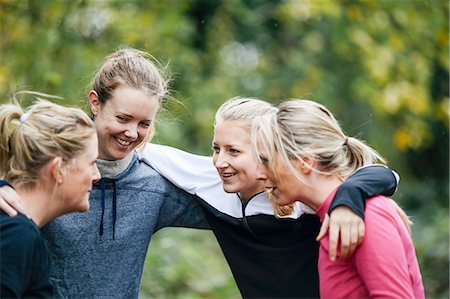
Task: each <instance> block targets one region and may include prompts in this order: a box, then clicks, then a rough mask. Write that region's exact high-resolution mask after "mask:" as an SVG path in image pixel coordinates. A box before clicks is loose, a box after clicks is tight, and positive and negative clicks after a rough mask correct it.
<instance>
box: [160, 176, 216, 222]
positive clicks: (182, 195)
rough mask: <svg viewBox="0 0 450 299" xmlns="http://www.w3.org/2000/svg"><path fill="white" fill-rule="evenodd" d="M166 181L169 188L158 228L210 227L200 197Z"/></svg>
mask: <svg viewBox="0 0 450 299" xmlns="http://www.w3.org/2000/svg"><path fill="white" fill-rule="evenodd" d="M166 182H167V184H168V190H167V194H166V195H165V196H164V200H163V203H162V207H161V210H160V214H159V218H158V223H157V230H158V229H161V228H163V227H189V228H197V229H210V226H209V224H208V221H207V219H206V217H205V214H204V212H203V209H202V207H201V206H200V199H199V198H198V197H197V196H195V195H193V194H189V193H187V192H186V191H184V190H182V189H180V188H178V187H176V186H174V185H173V184H171V183H170V182H168V181H166Z"/></svg>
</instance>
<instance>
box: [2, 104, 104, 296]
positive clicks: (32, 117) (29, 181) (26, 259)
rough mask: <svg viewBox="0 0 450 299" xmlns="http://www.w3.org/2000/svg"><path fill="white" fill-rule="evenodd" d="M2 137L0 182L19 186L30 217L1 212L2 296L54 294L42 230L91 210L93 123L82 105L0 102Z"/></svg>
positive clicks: (94, 170)
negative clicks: (25, 106) (25, 105)
mask: <svg viewBox="0 0 450 299" xmlns="http://www.w3.org/2000/svg"><path fill="white" fill-rule="evenodd" d="M0 136H1V137H0V174H1V175H0V177H1V178H2V179H4V180H3V181H0V185H10V186H11V187H14V188H15V190H16V192H17V193H18V195H19V196H20V197H21V199H22V201H23V205H24V206H25V208H26V210H27V212H28V216H29V218H28V217H26V216H24V215H23V214H19V215H18V216H16V217H11V216H9V215H7V214H6V213H4V212H3V211H0V235H1V242H0V285H1V288H0V296H1V297H2V298H22V297H27V298H52V297H53V296H54V289H53V286H52V284H51V282H50V254H49V251H48V248H47V246H46V244H45V240H44V237H43V235H42V233H41V232H40V228H41V227H43V226H44V225H45V224H46V223H48V222H50V221H52V220H53V219H55V218H56V217H58V216H61V215H63V214H66V213H69V212H85V211H87V210H88V209H89V200H88V198H89V193H90V191H91V188H92V184H93V182H94V181H97V180H99V179H100V173H99V171H98V169H97V166H96V164H95V160H96V159H97V156H98V141H97V135H96V134H95V129H94V125H93V122H92V120H91V119H90V118H89V117H88V116H87V115H86V114H85V113H84V112H83V111H81V110H80V109H76V108H66V107H62V106H59V105H56V104H53V103H50V102H47V101H44V100H40V101H37V102H36V103H35V104H33V105H32V106H30V107H29V108H28V109H27V111H26V112H24V110H23V109H22V107H21V106H20V105H19V104H18V103H17V102H16V101H13V102H11V103H10V104H3V105H1V106H0ZM5 180H7V181H8V182H9V183H7V182H6V181H5Z"/></svg>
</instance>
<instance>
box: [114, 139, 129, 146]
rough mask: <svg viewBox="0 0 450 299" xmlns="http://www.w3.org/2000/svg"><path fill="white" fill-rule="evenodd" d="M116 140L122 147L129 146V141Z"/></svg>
mask: <svg viewBox="0 0 450 299" xmlns="http://www.w3.org/2000/svg"><path fill="white" fill-rule="evenodd" d="M116 140H117V142H118V143H120V144H121V145H123V146H128V145H130V144H131V142H130V141H126V140H123V139H119V138H116Z"/></svg>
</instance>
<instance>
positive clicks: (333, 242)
mask: <svg viewBox="0 0 450 299" xmlns="http://www.w3.org/2000/svg"><path fill="white" fill-rule="evenodd" d="M339 232H340V228H339V224H336V223H335V221H333V219H332V218H331V217H330V227H329V234H328V238H329V244H328V257H329V258H330V260H331V261H334V260H336V255H337V253H336V251H337V244H338V241H339Z"/></svg>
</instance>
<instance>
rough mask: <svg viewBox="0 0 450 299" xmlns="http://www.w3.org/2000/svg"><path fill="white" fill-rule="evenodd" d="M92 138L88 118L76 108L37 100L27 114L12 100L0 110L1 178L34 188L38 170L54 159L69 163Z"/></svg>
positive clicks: (92, 127)
mask: <svg viewBox="0 0 450 299" xmlns="http://www.w3.org/2000/svg"><path fill="white" fill-rule="evenodd" d="M92 134H95V128H94V124H93V122H92V120H91V119H90V118H89V116H88V115H87V114H86V113H84V112H83V111H82V110H81V109H78V108H68V107H62V106H60V105H57V104H54V103H51V102H49V101H46V100H43V99H38V100H37V101H36V102H35V103H34V104H33V105H32V106H30V107H29V108H28V109H27V110H26V111H24V109H23V108H22V107H21V106H20V105H19V104H18V102H17V101H16V100H12V101H11V102H10V103H9V104H3V105H1V106H0V177H1V178H2V179H6V180H8V181H9V182H11V183H12V184H15V185H21V186H24V187H33V186H35V184H36V183H37V181H38V179H39V176H40V171H41V169H42V168H43V167H44V166H45V165H46V164H47V163H48V162H49V161H51V159H53V158H55V157H61V158H62V161H63V162H69V161H71V160H72V159H73V158H74V157H75V156H76V155H77V154H79V153H80V151H82V150H84V149H85V148H86V139H87V138H89V137H90V136H92Z"/></svg>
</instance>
